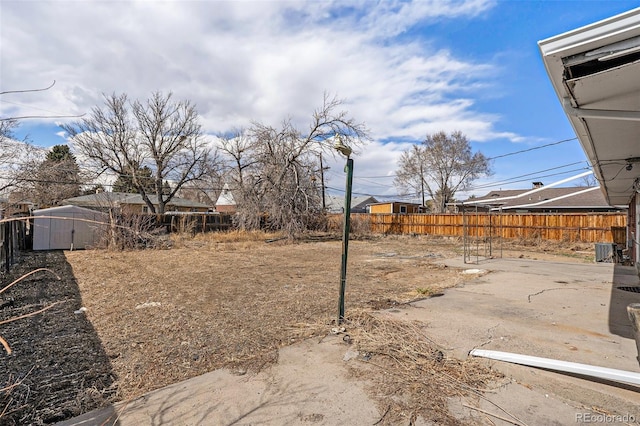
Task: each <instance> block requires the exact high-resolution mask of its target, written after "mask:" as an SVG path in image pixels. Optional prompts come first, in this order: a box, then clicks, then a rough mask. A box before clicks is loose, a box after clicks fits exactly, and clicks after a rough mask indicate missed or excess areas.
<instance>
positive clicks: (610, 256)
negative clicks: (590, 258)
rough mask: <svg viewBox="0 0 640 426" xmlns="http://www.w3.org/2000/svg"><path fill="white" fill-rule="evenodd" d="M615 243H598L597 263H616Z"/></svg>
mask: <svg viewBox="0 0 640 426" xmlns="http://www.w3.org/2000/svg"><path fill="white" fill-rule="evenodd" d="M616 249H617V244H615V243H596V262H607V263H613V262H615V261H616V256H617V255H616Z"/></svg>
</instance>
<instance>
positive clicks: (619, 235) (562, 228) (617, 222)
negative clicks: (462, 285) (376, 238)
mask: <svg viewBox="0 0 640 426" xmlns="http://www.w3.org/2000/svg"><path fill="white" fill-rule="evenodd" d="M335 216H337V217H342V215H335ZM367 216H368V218H369V220H370V224H369V225H370V226H369V229H370V230H371V232H373V233H380V234H420V235H442V236H452V237H462V236H464V235H465V230H466V235H467V236H469V237H480V238H484V237H489V236H492V237H503V238H522V239H536V238H541V239H546V240H555V241H581V242H602V243H609V242H616V243H618V244H626V225H627V215H626V213H558V214H551V213H495V214H494V213H491V214H489V213H465V214H464V215H463V214H451V213H448V214H388V213H377V214H369V215H364V214H357V215H356V214H352V219H353V220H359V221H362V220H363V217H367ZM336 222H338V223H339V220H338V221H336V220H334V219H332V220H330V223H331V224H333V223H336Z"/></svg>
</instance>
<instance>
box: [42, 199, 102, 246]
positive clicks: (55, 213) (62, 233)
mask: <svg viewBox="0 0 640 426" xmlns="http://www.w3.org/2000/svg"><path fill="white" fill-rule="evenodd" d="M33 216H34V220H33V249H34V250H73V249H83V248H87V247H89V246H92V245H95V244H96V243H97V242H98V240H99V238H100V232H99V230H100V228H101V227H103V226H104V225H102V224H106V223H108V217H107V216H106V215H105V214H104V213H101V212H98V211H95V210H90V209H85V208H83V207H78V206H60V207H52V208H49V209H40V210H34V211H33Z"/></svg>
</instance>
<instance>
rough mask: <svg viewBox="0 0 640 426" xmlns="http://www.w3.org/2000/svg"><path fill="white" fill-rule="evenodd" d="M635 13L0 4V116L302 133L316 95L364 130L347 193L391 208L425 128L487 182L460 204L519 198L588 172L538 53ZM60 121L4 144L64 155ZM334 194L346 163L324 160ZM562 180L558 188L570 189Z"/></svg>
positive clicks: (607, 9)
mask: <svg viewBox="0 0 640 426" xmlns="http://www.w3.org/2000/svg"><path fill="white" fill-rule="evenodd" d="M638 6H640V4H639V3H638V2H637V1H622V0H620V1H616V0H606V1H595V0H594V1H589V0H585V1H516V0H512V1H494V0H468V1H464V0H453V1H445V0H419V1H392V0H389V1H379V2H376V1H371V0H355V1H338V0H336V1H330V0H327V1H319V0H315V1H269V0H266V1H243V0H240V1H213V0H211V1H206V0H184V1H159V0H140V1H122V0H113V1H91V0H86V1H78V0H77V1H66V0H48V1H38V0H20V1H14V0H0V92H5V91H16V90H26V89H37V88H45V87H48V86H50V85H51V84H52V83H53V82H54V81H55V84H54V85H53V87H51V88H50V89H48V90H44V91H39V92H30V93H7V94H2V95H0V117H3V118H6V117H16V116H66V115H80V114H86V113H88V112H90V110H91V108H93V107H95V106H102V105H103V101H104V98H103V95H104V94H112V93H116V94H121V93H126V94H127V95H128V96H129V98H131V99H139V100H143V101H144V100H146V99H147V98H149V96H150V95H151V93H152V92H154V91H161V92H165V93H167V92H172V93H173V96H174V98H175V99H186V100H189V101H191V102H192V103H194V104H195V105H196V107H197V110H198V112H199V114H200V118H201V124H202V126H203V131H204V132H205V133H206V134H207V135H210V137H212V138H214V137H215V136H216V135H219V134H223V133H226V132H230V131H232V130H234V129H239V128H246V127H248V126H250V125H251V122H255V121H257V122H261V123H264V124H268V125H271V126H274V127H278V126H279V125H280V123H281V122H282V121H283V120H284V119H291V120H292V122H293V123H294V124H295V125H296V126H298V128H299V129H301V130H304V129H306V128H307V127H308V125H309V124H310V122H311V117H312V114H313V112H314V110H315V109H317V108H318V107H320V106H321V104H322V100H323V95H324V93H328V94H330V95H332V96H336V97H337V98H339V99H342V100H343V104H342V108H343V109H344V110H346V111H348V112H349V115H350V116H351V117H353V118H354V119H355V120H356V121H358V122H364V123H365V124H366V126H367V127H368V129H369V131H370V134H371V137H372V140H371V142H370V143H369V144H367V145H365V146H362V147H359V148H358V149H357V154H356V155H355V156H354V157H353V158H354V163H355V166H354V183H353V191H354V194H356V195H373V196H376V197H377V198H379V199H381V200H382V199H406V197H405V198H401V197H400V196H401V195H402V192H403V191H401V190H400V189H398V188H396V187H395V186H394V185H393V177H394V173H395V172H396V170H397V166H398V163H397V162H398V159H399V157H400V155H401V154H402V152H403V151H405V150H407V149H409V148H410V147H411V145H412V144H415V143H420V142H421V141H422V140H424V139H425V137H426V135H427V134H433V133H435V132H438V131H445V132H447V133H450V132H453V131H461V132H462V133H463V134H465V135H466V136H467V138H468V139H469V141H470V143H471V147H472V150H473V151H474V152H477V151H479V152H482V153H483V154H484V155H485V156H487V157H489V158H493V160H492V161H491V166H492V170H493V175H492V176H490V177H485V178H482V179H479V180H478V181H476V182H474V185H473V187H472V188H470V189H469V190H467V191H465V192H464V193H461V194H458V198H466V197H468V196H471V195H476V196H481V195H484V194H486V193H488V192H489V191H491V190H500V189H523V188H530V187H531V182H533V181H541V182H543V183H545V184H549V183H552V182H555V181H558V180H561V179H564V178H567V177H569V176H574V175H577V174H578V173H581V172H583V171H585V170H589V165H588V163H587V159H586V156H585V155H584V153H583V151H582V148H581V147H580V144H579V142H578V141H577V140H576V139H575V132H574V131H573V129H572V127H571V125H570V123H569V121H568V119H567V117H566V116H565V114H564V112H563V111H562V108H561V105H560V102H559V100H558V98H557V96H556V94H555V92H554V91H553V88H552V86H551V82H550V80H549V77H548V75H547V74H546V71H545V69H544V65H543V63H542V59H541V56H540V52H539V50H538V45H537V42H538V41H540V40H543V39H546V38H549V37H552V36H555V35H558V34H561V33H564V32H567V31H570V30H573V29H575V28H578V27H581V26H584V25H587V24H591V23H593V22H596V21H599V20H601V19H605V18H608V17H611V16H614V15H616V14H619V13H622V12H626V11H628V10H631V9H633V8H635V7H638ZM70 121H73V119H68V118H31V119H24V120H21V125H20V127H19V128H18V131H17V132H16V133H17V136H18V137H25V136H28V138H29V139H30V140H31V141H32V142H33V143H34V144H35V145H40V146H44V147H50V146H53V145H56V144H64V143H67V139H66V135H65V134H64V132H63V131H62V129H61V128H60V127H59V125H60V124H61V123H67V122H70ZM325 161H326V162H327V164H326V165H328V167H329V170H327V172H326V174H325V179H326V184H327V187H328V192H329V193H333V194H336V195H339V194H340V193H344V182H345V175H344V171H343V167H344V159H343V158H340V157H338V156H336V157H335V158H331V157H330V156H329V157H328V158H326V159H325ZM579 184H584V182H580V181H575V182H571V183H568V184H566V185H570V186H572V185H579Z"/></svg>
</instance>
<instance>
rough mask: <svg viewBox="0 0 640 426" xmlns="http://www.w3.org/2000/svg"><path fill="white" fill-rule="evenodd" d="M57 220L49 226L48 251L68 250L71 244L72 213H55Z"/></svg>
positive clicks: (52, 221)
mask: <svg viewBox="0 0 640 426" xmlns="http://www.w3.org/2000/svg"><path fill="white" fill-rule="evenodd" d="M56 217H57V218H68V219H57V218H56V219H54V220H51V222H50V226H49V249H50V250H59V249H70V248H71V243H72V242H73V213H72V212H60V213H56Z"/></svg>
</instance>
